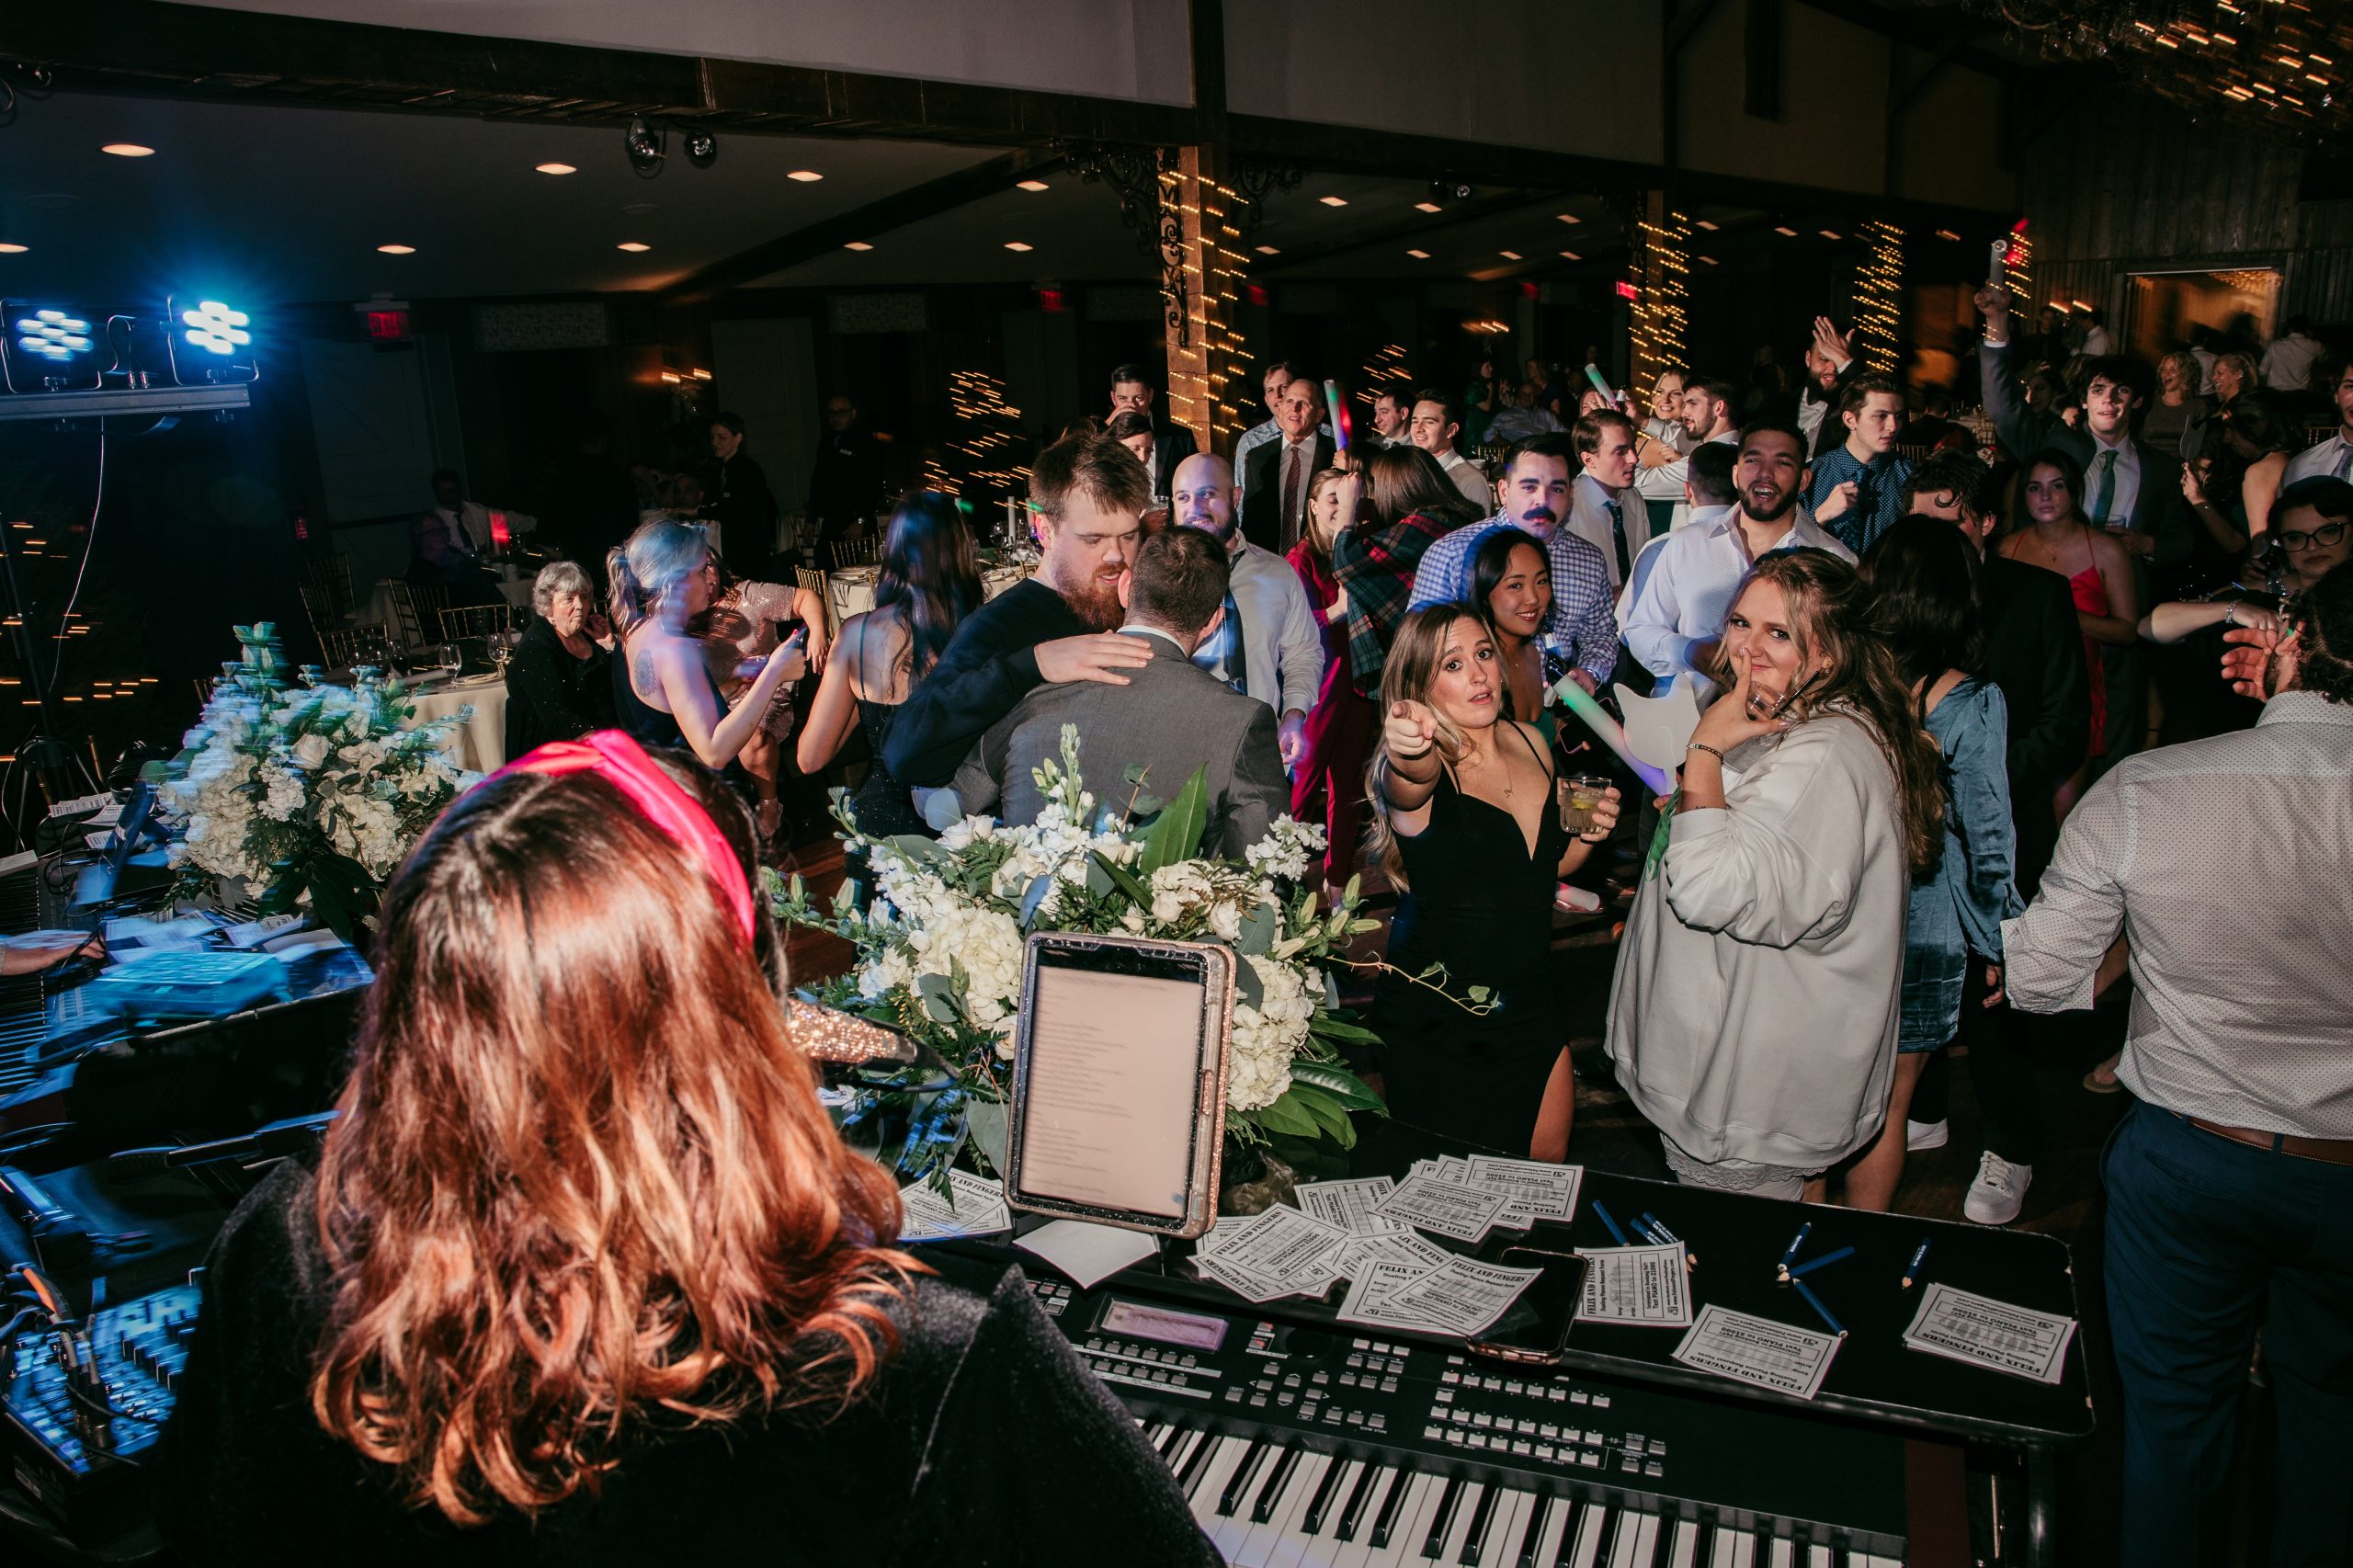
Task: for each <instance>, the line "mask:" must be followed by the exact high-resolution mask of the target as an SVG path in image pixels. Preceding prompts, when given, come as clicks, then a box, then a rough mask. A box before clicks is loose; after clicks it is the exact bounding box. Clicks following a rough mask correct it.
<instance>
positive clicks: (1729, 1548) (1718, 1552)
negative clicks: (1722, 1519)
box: [1708, 1524, 1740, 1568]
mask: <svg viewBox="0 0 2353 1568" xmlns="http://www.w3.org/2000/svg"><path fill="white" fill-rule="evenodd" d="M1739 1534H1740V1532H1739V1531H1738V1530H1736V1529H1734V1528H1733V1527H1732V1526H1730V1525H1728V1524H1718V1525H1717V1526H1716V1544H1715V1550H1714V1551H1711V1552H1710V1553H1709V1555H1708V1568H1732V1552H1733V1545H1732V1543H1733V1540H1734V1539H1735V1538H1736V1537H1737V1536H1738V1535H1739Z"/></svg>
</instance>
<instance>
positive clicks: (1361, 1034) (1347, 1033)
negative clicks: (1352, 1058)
mask: <svg viewBox="0 0 2353 1568" xmlns="http://www.w3.org/2000/svg"><path fill="white" fill-rule="evenodd" d="M1307 1028H1308V1032H1309V1033H1311V1034H1319V1035H1322V1036H1323V1037H1324V1039H1325V1040H1347V1041H1349V1042H1350V1043H1351V1044H1358V1045H1379V1044H1380V1043H1381V1037H1380V1036H1379V1035H1377V1034H1375V1033H1373V1032H1372V1031H1371V1030H1370V1029H1369V1028H1365V1027H1364V1026H1363V1025H1362V1024H1352V1023H1349V1022H1348V1021H1347V1019H1345V1018H1342V1017H1336V1016H1335V1015H1334V1014H1331V1013H1317V1014H1315V1015H1314V1016H1313V1017H1310V1018H1309V1019H1308V1020H1307Z"/></svg>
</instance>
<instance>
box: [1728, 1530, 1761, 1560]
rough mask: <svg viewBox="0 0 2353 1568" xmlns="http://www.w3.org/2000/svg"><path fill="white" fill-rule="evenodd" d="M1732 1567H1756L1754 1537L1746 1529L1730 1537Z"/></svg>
mask: <svg viewBox="0 0 2353 1568" xmlns="http://www.w3.org/2000/svg"><path fill="white" fill-rule="evenodd" d="M1732 1568H1756V1537H1755V1536H1753V1535H1751V1534H1750V1533H1749V1532H1748V1531H1746V1530H1743V1531H1741V1532H1740V1533H1739V1534H1738V1535H1736V1536H1733V1538H1732Z"/></svg>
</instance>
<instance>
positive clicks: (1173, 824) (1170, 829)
mask: <svg viewBox="0 0 2353 1568" xmlns="http://www.w3.org/2000/svg"><path fill="white" fill-rule="evenodd" d="M1209 824H1210V797H1209V768H1208V767H1206V766H1203V767H1197V768H1195V769H1193V776H1192V777H1191V778H1188V779H1186V780H1185V787H1184V788H1183V789H1182V790H1177V791H1176V799H1175V800H1174V801H1170V802H1169V803H1168V805H1167V806H1166V807H1165V809H1164V810H1163V811H1162V812H1161V813H1160V815H1159V816H1158V817H1157V818H1156V819H1155V820H1154V823H1153V824H1152V831H1151V832H1150V833H1148V834H1146V835H1144V841H1143V859H1142V864H1141V867H1140V869H1141V870H1142V874H1143V876H1144V877H1145V879H1146V880H1149V879H1150V878H1151V876H1152V874H1153V873H1154V871H1157V870H1158V869H1161V868H1162V867H1163V866H1174V865H1176V863H1177V862H1178V861H1180V860H1190V859H1191V858H1193V857H1194V856H1196V855H1198V854H1199V853H1200V851H1201V835H1202V833H1203V832H1204V831H1206V830H1207V829H1208V827H1209Z"/></svg>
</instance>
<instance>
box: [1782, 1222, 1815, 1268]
mask: <svg viewBox="0 0 2353 1568" xmlns="http://www.w3.org/2000/svg"><path fill="white" fill-rule="evenodd" d="M1811 1233H1813V1221H1811V1220H1808V1221H1806V1222H1805V1223H1804V1224H1802V1225H1800V1226H1799V1227H1798V1233H1797V1234H1796V1235H1795V1236H1793V1237H1792V1238H1790V1250H1789V1251H1787V1252H1785V1253H1783V1254H1782V1255H1781V1272H1782V1273H1784V1274H1787V1273H1788V1272H1789V1271H1790V1264H1791V1263H1792V1262H1793V1261H1795V1259H1796V1257H1797V1256H1798V1248H1800V1247H1802V1246H1803V1245H1805V1239H1806V1237H1807V1236H1808V1235H1810V1234H1811Z"/></svg>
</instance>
